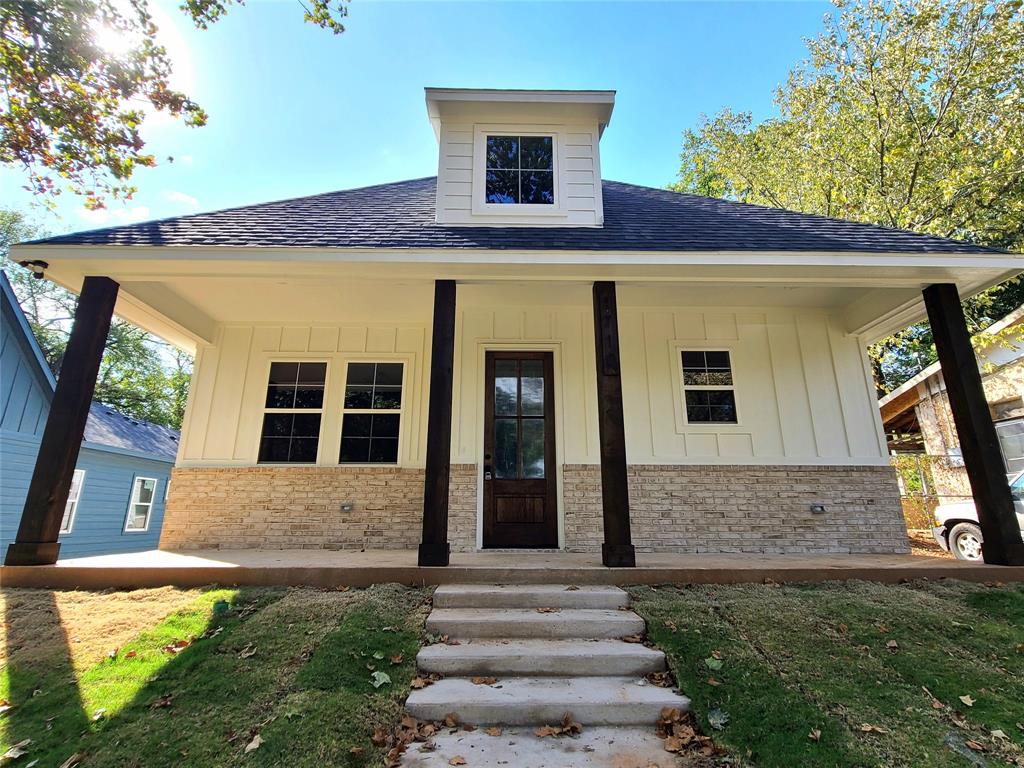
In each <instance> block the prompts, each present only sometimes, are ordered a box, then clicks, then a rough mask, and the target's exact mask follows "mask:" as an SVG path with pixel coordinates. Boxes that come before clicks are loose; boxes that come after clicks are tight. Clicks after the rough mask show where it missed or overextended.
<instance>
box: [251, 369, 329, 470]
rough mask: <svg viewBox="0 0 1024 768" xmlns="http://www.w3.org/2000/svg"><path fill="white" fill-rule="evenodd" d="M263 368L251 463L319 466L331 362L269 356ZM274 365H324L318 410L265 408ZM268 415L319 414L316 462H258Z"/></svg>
mask: <svg viewBox="0 0 1024 768" xmlns="http://www.w3.org/2000/svg"><path fill="white" fill-rule="evenodd" d="M264 363H265V364H264V367H263V389H262V390H261V394H260V403H261V406H260V420H259V427H258V428H257V430H256V432H257V434H256V458H255V461H254V462H253V463H254V464H255V465H256V466H259V467H315V466H317V465H319V464H320V457H321V456H322V455H323V453H322V451H323V447H324V420H325V418H326V415H327V393H328V392H329V391H330V387H331V368H332V365H331V360H329V359H328V358H327V357H323V356H321V357H281V356H277V355H274V356H270V357H268V358H267V359H266V360H265V361H264ZM274 363H324V364H325V365H326V366H327V370H326V372H325V373H324V397H323V400H322V401H321V402H320V407H319V408H267V387H269V386H270V366H271V365H273V364H274ZM268 413H319V414H320V434H318V435H317V438H316V460H315V461H260V444H261V443H262V442H263V417H264V416H266V415H267V414H268Z"/></svg>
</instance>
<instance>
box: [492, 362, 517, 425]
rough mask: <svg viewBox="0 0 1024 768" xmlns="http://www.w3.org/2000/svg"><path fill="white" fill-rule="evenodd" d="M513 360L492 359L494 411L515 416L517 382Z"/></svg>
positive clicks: (497, 413)
mask: <svg viewBox="0 0 1024 768" xmlns="http://www.w3.org/2000/svg"><path fill="white" fill-rule="evenodd" d="M518 380H519V379H518V376H517V374H516V361H515V360H495V361H494V413H495V415H497V416H515V415H516V399H517V395H518V392H517V390H516V384H517V382H518Z"/></svg>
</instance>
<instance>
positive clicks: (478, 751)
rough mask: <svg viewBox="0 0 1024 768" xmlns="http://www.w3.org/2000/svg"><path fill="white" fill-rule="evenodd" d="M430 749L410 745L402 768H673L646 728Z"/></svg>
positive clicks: (446, 741) (521, 736)
mask: <svg viewBox="0 0 1024 768" xmlns="http://www.w3.org/2000/svg"><path fill="white" fill-rule="evenodd" d="M430 741H431V744H432V746H433V749H424V750H422V751H421V747H422V745H421V744H410V745H409V749H408V751H406V753H405V754H404V755H402V762H401V765H402V768H448V766H450V765H451V764H452V763H451V761H452V760H454V759H455V758H457V757H461V758H462V759H463V760H465V761H466V768H499V766H500V768H678V766H679V762H677V759H676V757H675V755H673V754H672V753H670V752H666V751H665V742H664V740H662V739H659V738H658V737H657V736H656V735H655V733H654V730H653V729H651V728H616V727H614V726H599V727H597V728H584V729H583V733H581V734H580V735H579V736H575V737H573V738H557V739H555V738H551V737H546V738H540V737H538V736H536V735H534V733H533V729H532V728H502V729H501V735H500V736H492V735H490V734H488V733H487V732H486V731H484V730H483V729H477V730H475V731H463V730H459V731H456V732H455V733H449V732H448V731H442V732H441V733H439V734H437V735H436V736H434V737H433V738H432V739H431V740H430Z"/></svg>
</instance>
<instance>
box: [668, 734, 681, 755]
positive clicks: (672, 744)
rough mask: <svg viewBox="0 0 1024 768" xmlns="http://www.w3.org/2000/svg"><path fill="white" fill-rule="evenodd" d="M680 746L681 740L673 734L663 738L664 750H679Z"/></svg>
mask: <svg viewBox="0 0 1024 768" xmlns="http://www.w3.org/2000/svg"><path fill="white" fill-rule="evenodd" d="M682 748H683V742H681V741H680V740H679V739H677V738H676V737H675V736H669V737H668V738H667V739H665V751H666V752H679V751H680V750H681V749H682Z"/></svg>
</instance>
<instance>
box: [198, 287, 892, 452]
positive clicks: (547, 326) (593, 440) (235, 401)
mask: <svg viewBox="0 0 1024 768" xmlns="http://www.w3.org/2000/svg"><path fill="white" fill-rule="evenodd" d="M423 293H424V297H423V298H424V299H426V298H427V295H428V292H427V291H424V292H423ZM666 295H667V294H666V292H665V291H663V290H661V289H658V288H655V287H644V286H626V285H624V286H622V287H621V290H620V292H619V323H620V345H621V353H622V376H623V397H624V403H623V405H624V411H625V419H626V438H627V454H628V459H629V461H630V463H632V464H779V463H784V464H818V465H830V464H884V463H885V461H886V455H885V446H884V439H883V435H882V432H881V424H880V420H879V415H878V409H877V408H876V407H875V404H874V397H873V395H874V390H873V387H872V384H871V377H870V372H869V370H868V368H867V363H866V359H865V356H864V352H863V347H862V345H861V344H860V342H859V341H858V340H857V339H856V338H853V337H850V336H847V335H845V334H843V333H842V332H841V331H840V330H839V326H838V323H837V321H836V319H835V318H834V317H833V316H831V315H830V314H828V313H827V312H825V311H824V310H817V309H813V308H811V309H809V308H804V307H799V308H796V307H794V308H787V307H754V306H737V307H699V306H683V305H682V304H681V303H677V304H674V305H673V304H672V303H670V302H666V301H665V298H666ZM390 303H394V304H395V306H394V308H393V309H394V313H392V312H391V311H390V310H389V304H390ZM399 304H400V305H401V306H399ZM413 309H415V310H416V313H418V314H419V316H420V317H421V318H422V322H418V323H417V322H403V323H398V324H393V325H384V324H373V323H368V322H353V320H352V318H339V319H338V321H337V323H335V324H317V325H305V326H303V325H276V324H275V325H270V324H266V325H258V324H253V325H227V326H223V327H222V328H221V330H220V334H219V337H218V340H217V343H216V344H214V345H212V346H208V347H203V348H201V349H200V350H199V355H198V357H197V359H196V373H195V379H194V383H193V387H192V392H191V394H190V397H191V398H192V402H191V403H190V407H189V409H188V410H187V414H188V416H187V421H186V424H185V430H184V434H183V438H182V448H181V454H180V456H179V463H180V464H182V465H184V466H204V465H206V466H246V465H253V464H255V463H256V457H257V455H258V446H259V438H260V428H261V425H262V418H263V405H264V398H265V395H266V386H267V375H268V372H269V366H270V362H272V361H274V360H308V361H324V362H327V363H328V372H327V392H326V397H325V407H324V417H323V422H322V424H323V426H322V430H321V450H320V460H319V462H318V463H319V464H320V465H321V466H336V465H337V462H338V448H339V445H338V441H339V440H340V436H341V418H342V403H343V399H344V386H345V373H346V363H347V362H350V361H373V362H387V361H399V362H403V363H405V365H406V369H405V389H404V391H403V410H402V421H401V436H400V445H399V462H400V464H401V465H402V466H415V467H420V466H423V462H424V450H425V443H426V422H427V413H426V411H427V385H428V382H429V370H428V369H429V362H430V305H429V301H428V300H423V301H422V302H417V305H416V307H413V308H411V307H410V306H409V304H408V303H407V302H406V303H403V302H401V301H400V300H399V299H393V300H389V299H387V298H386V297H384V296H381V298H380V302H379V305H378V307H377V314H378V315H379V316H380V317H387V316H389V315H390V314H395V315H398V314H399V313H401V314H402V316H403V317H404V318H406V320H411V317H410V315H411V314H413V312H412V310H413ZM456 322H457V327H456V349H455V381H454V393H453V397H454V403H453V431H452V460H453V462H455V463H468V464H479V463H480V462H481V456H482V453H483V448H482V446H483V413H484V397H485V394H484V356H485V353H486V351H487V350H492V349H509V350H516V349H520V350H526V349H530V350H549V351H551V352H552V353H553V358H554V364H555V365H554V368H555V370H554V374H555V379H554V387H555V393H554V394H555V411H556V416H555V422H556V423H555V428H556V430H557V432H556V437H557V440H556V442H557V446H558V457H557V458H558V462H559V463H561V464H578V463H582V464H596V463H598V461H599V454H598V429H597V402H596V401H597V393H596V376H595V362H594V354H595V353H594V339H593V308H592V304H591V289H590V286H589V285H583V284H571V285H563V284H550V283H549V284H546V285H544V284H541V285H523V284H507V283H506V284H501V285H494V284H491V285H483V284H479V285H478V284H463V285H460V286H459V290H458V312H457V319H456ZM691 348H692V349H705V350H713V349H723V350H727V351H729V353H730V356H731V361H732V366H733V374H734V379H735V389H736V399H737V406H738V411H739V423H738V424H714V425H710V424H687V423H686V419H685V408H684V405H683V402H684V399H683V397H684V396H683V391H682V372H681V364H680V353H681V351H683V350H686V349H691Z"/></svg>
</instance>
